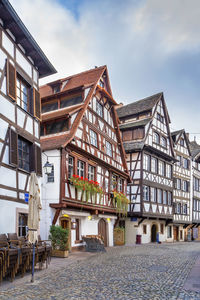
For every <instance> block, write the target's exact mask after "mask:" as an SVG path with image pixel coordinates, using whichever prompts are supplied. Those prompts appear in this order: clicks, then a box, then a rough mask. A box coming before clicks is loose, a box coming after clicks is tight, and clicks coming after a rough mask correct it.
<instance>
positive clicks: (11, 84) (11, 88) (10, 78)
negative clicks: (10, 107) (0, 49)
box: [7, 61, 16, 101]
mask: <svg viewBox="0 0 200 300" xmlns="http://www.w3.org/2000/svg"><path fill="white" fill-rule="evenodd" d="M7 94H8V96H9V97H11V98H12V99H13V100H15V101H16V70H15V67H14V66H13V65H12V64H11V63H9V61H7Z"/></svg>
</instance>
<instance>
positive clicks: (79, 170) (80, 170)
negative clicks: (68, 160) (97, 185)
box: [77, 160, 85, 177]
mask: <svg viewBox="0 0 200 300" xmlns="http://www.w3.org/2000/svg"><path fill="white" fill-rule="evenodd" d="M77 175H78V176H80V177H85V163H84V162H83V161H81V160H78V161H77Z"/></svg>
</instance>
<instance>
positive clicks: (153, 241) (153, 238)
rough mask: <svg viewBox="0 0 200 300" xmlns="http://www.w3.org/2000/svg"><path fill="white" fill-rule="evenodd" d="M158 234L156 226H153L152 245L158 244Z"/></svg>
mask: <svg viewBox="0 0 200 300" xmlns="http://www.w3.org/2000/svg"><path fill="white" fill-rule="evenodd" d="M156 234H157V229H156V225H155V224H153V225H152V227H151V242H152V243H155V242H156Z"/></svg>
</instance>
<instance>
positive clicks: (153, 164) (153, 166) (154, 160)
mask: <svg viewBox="0 0 200 300" xmlns="http://www.w3.org/2000/svg"><path fill="white" fill-rule="evenodd" d="M151 172H153V173H156V174H157V173H158V159H157V158H155V157H151Z"/></svg>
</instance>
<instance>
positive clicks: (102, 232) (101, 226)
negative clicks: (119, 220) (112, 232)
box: [98, 219, 107, 247]
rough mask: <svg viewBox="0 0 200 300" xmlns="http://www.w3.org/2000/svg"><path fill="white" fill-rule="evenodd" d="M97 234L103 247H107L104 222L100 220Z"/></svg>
mask: <svg viewBox="0 0 200 300" xmlns="http://www.w3.org/2000/svg"><path fill="white" fill-rule="evenodd" d="M98 234H99V235H101V236H102V237H103V241H104V246H105V247H107V230H106V221H105V220H104V219H101V220H100V221H99V224H98Z"/></svg>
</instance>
